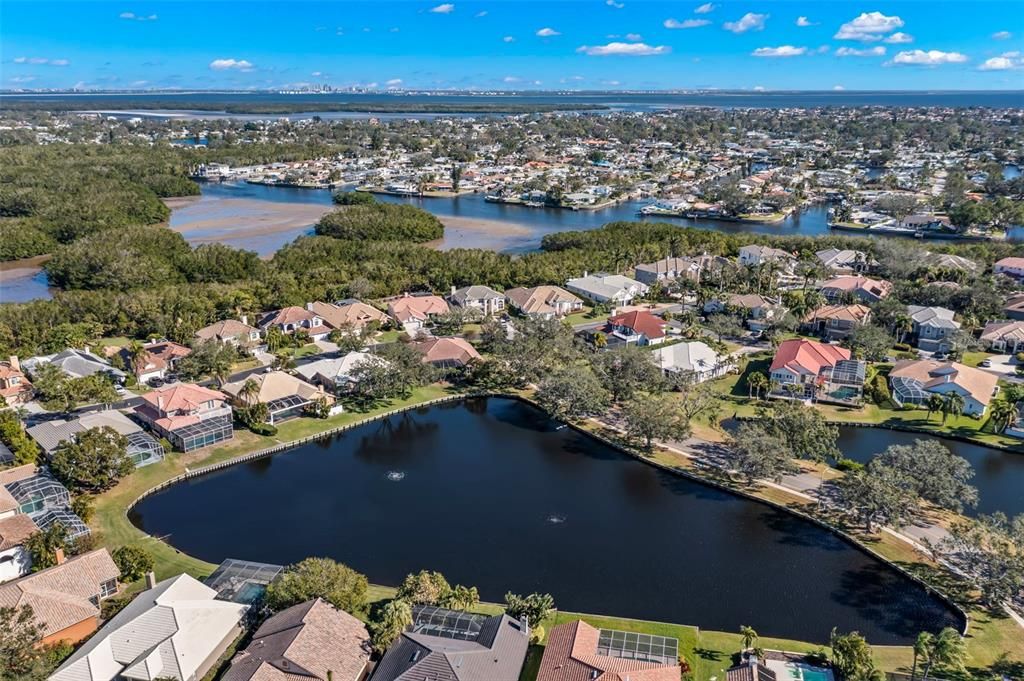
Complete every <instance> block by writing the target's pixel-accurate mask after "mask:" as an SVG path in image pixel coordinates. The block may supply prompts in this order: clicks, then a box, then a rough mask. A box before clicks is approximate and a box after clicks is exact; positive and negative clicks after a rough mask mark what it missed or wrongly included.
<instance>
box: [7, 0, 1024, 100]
mask: <svg viewBox="0 0 1024 681" xmlns="http://www.w3.org/2000/svg"><path fill="white" fill-rule="evenodd" d="M310 83H329V84H331V85H335V86H350V85H363V86H373V87H380V88H387V87H404V88H481V89H562V88H572V89H631V88H636V89H641V88H642V89H669V88H729V89H755V88H765V89H820V90H830V89H840V88H843V89H847V90H854V89H1024V2H1022V1H1021V0H1015V1H1005V0H973V1H966V2H934V1H926V0H915V1H912V2H868V1H866V0H865V1H864V2H861V1H860V0H846V1H843V2H823V1H821V0H812V1H802V2H798V1H796V0H786V1H776V0H759V1H758V0H753V1H746V0H744V1H731V0H720V1H718V2H713V3H706V4H704V3H702V2H699V1H698V2H679V1H676V2H653V1H643V0H571V1H567V2H542V1H540V0H535V1H532V2H518V1H514V0H491V1H490V2H487V1H481V2H463V1H462V0H454V1H453V2H450V3H448V2H444V3H443V2H438V1H436V0H435V1H434V2H414V1H397V0H396V1H389V0H379V1H377V2H326V1H322V2H277V3H262V2H246V1H243V0H237V1H230V0H221V1H212V2H202V3H200V2H192V1H189V0H182V1H177V2H151V1H148V0H123V1H119V2H107V1H92V0H81V1H79V2H66V3H54V2H47V1H46V0H3V3H2V4H0V87H3V88H55V87H59V88H68V87H74V86H77V87H82V88H117V89H124V88H239V89H244V88H257V89H264V88H282V87H289V86H298V85H302V84H310Z"/></svg>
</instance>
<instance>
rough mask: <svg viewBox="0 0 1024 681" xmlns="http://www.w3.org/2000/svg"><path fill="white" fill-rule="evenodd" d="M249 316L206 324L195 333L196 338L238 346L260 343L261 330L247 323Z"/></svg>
mask: <svg viewBox="0 0 1024 681" xmlns="http://www.w3.org/2000/svg"><path fill="white" fill-rule="evenodd" d="M247 321H248V320H247V318H245V317H242V321H238V320H237V319H225V320H224V321H220V322H214V323H213V324H210V325H209V326H204V327H203V328H201V329H199V330H198V331H196V333H195V338H196V340H199V341H209V340H213V341H217V342H218V343H223V344H225V345H234V346H235V347H237V348H251V347H255V346H257V345H259V344H260V330H259V329H257V328H256V327H254V326H249V324H247V323H246V322H247Z"/></svg>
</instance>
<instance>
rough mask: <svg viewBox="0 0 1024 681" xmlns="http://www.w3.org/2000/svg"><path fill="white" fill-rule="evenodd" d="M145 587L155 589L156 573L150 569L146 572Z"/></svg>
mask: <svg viewBox="0 0 1024 681" xmlns="http://www.w3.org/2000/svg"><path fill="white" fill-rule="evenodd" d="M146 588H147V589H155V588H156V573H155V572H153V571H152V570H150V571H149V572H147V573H146Z"/></svg>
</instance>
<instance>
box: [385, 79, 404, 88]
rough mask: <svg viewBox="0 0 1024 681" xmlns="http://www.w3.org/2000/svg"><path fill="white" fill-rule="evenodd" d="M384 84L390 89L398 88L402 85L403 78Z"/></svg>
mask: <svg viewBox="0 0 1024 681" xmlns="http://www.w3.org/2000/svg"><path fill="white" fill-rule="evenodd" d="M384 84H385V85H387V86H388V87H397V86H398V85H401V84H402V79H401V78H392V79H391V80H389V81H387V82H386V83H384Z"/></svg>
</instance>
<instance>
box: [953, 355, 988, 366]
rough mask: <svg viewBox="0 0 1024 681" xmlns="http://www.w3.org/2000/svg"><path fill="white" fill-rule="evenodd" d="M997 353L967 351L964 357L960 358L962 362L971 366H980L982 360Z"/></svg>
mask: <svg viewBox="0 0 1024 681" xmlns="http://www.w3.org/2000/svg"><path fill="white" fill-rule="evenodd" d="M994 354H995V353H992V352H965V353H964V356H963V358H962V359H961V360H960V363H961V364H966V365H967V366H969V367H976V366H978V365H979V364H980V363H981V361H982V360H984V359H988V358H989V357H993V356H994Z"/></svg>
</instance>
